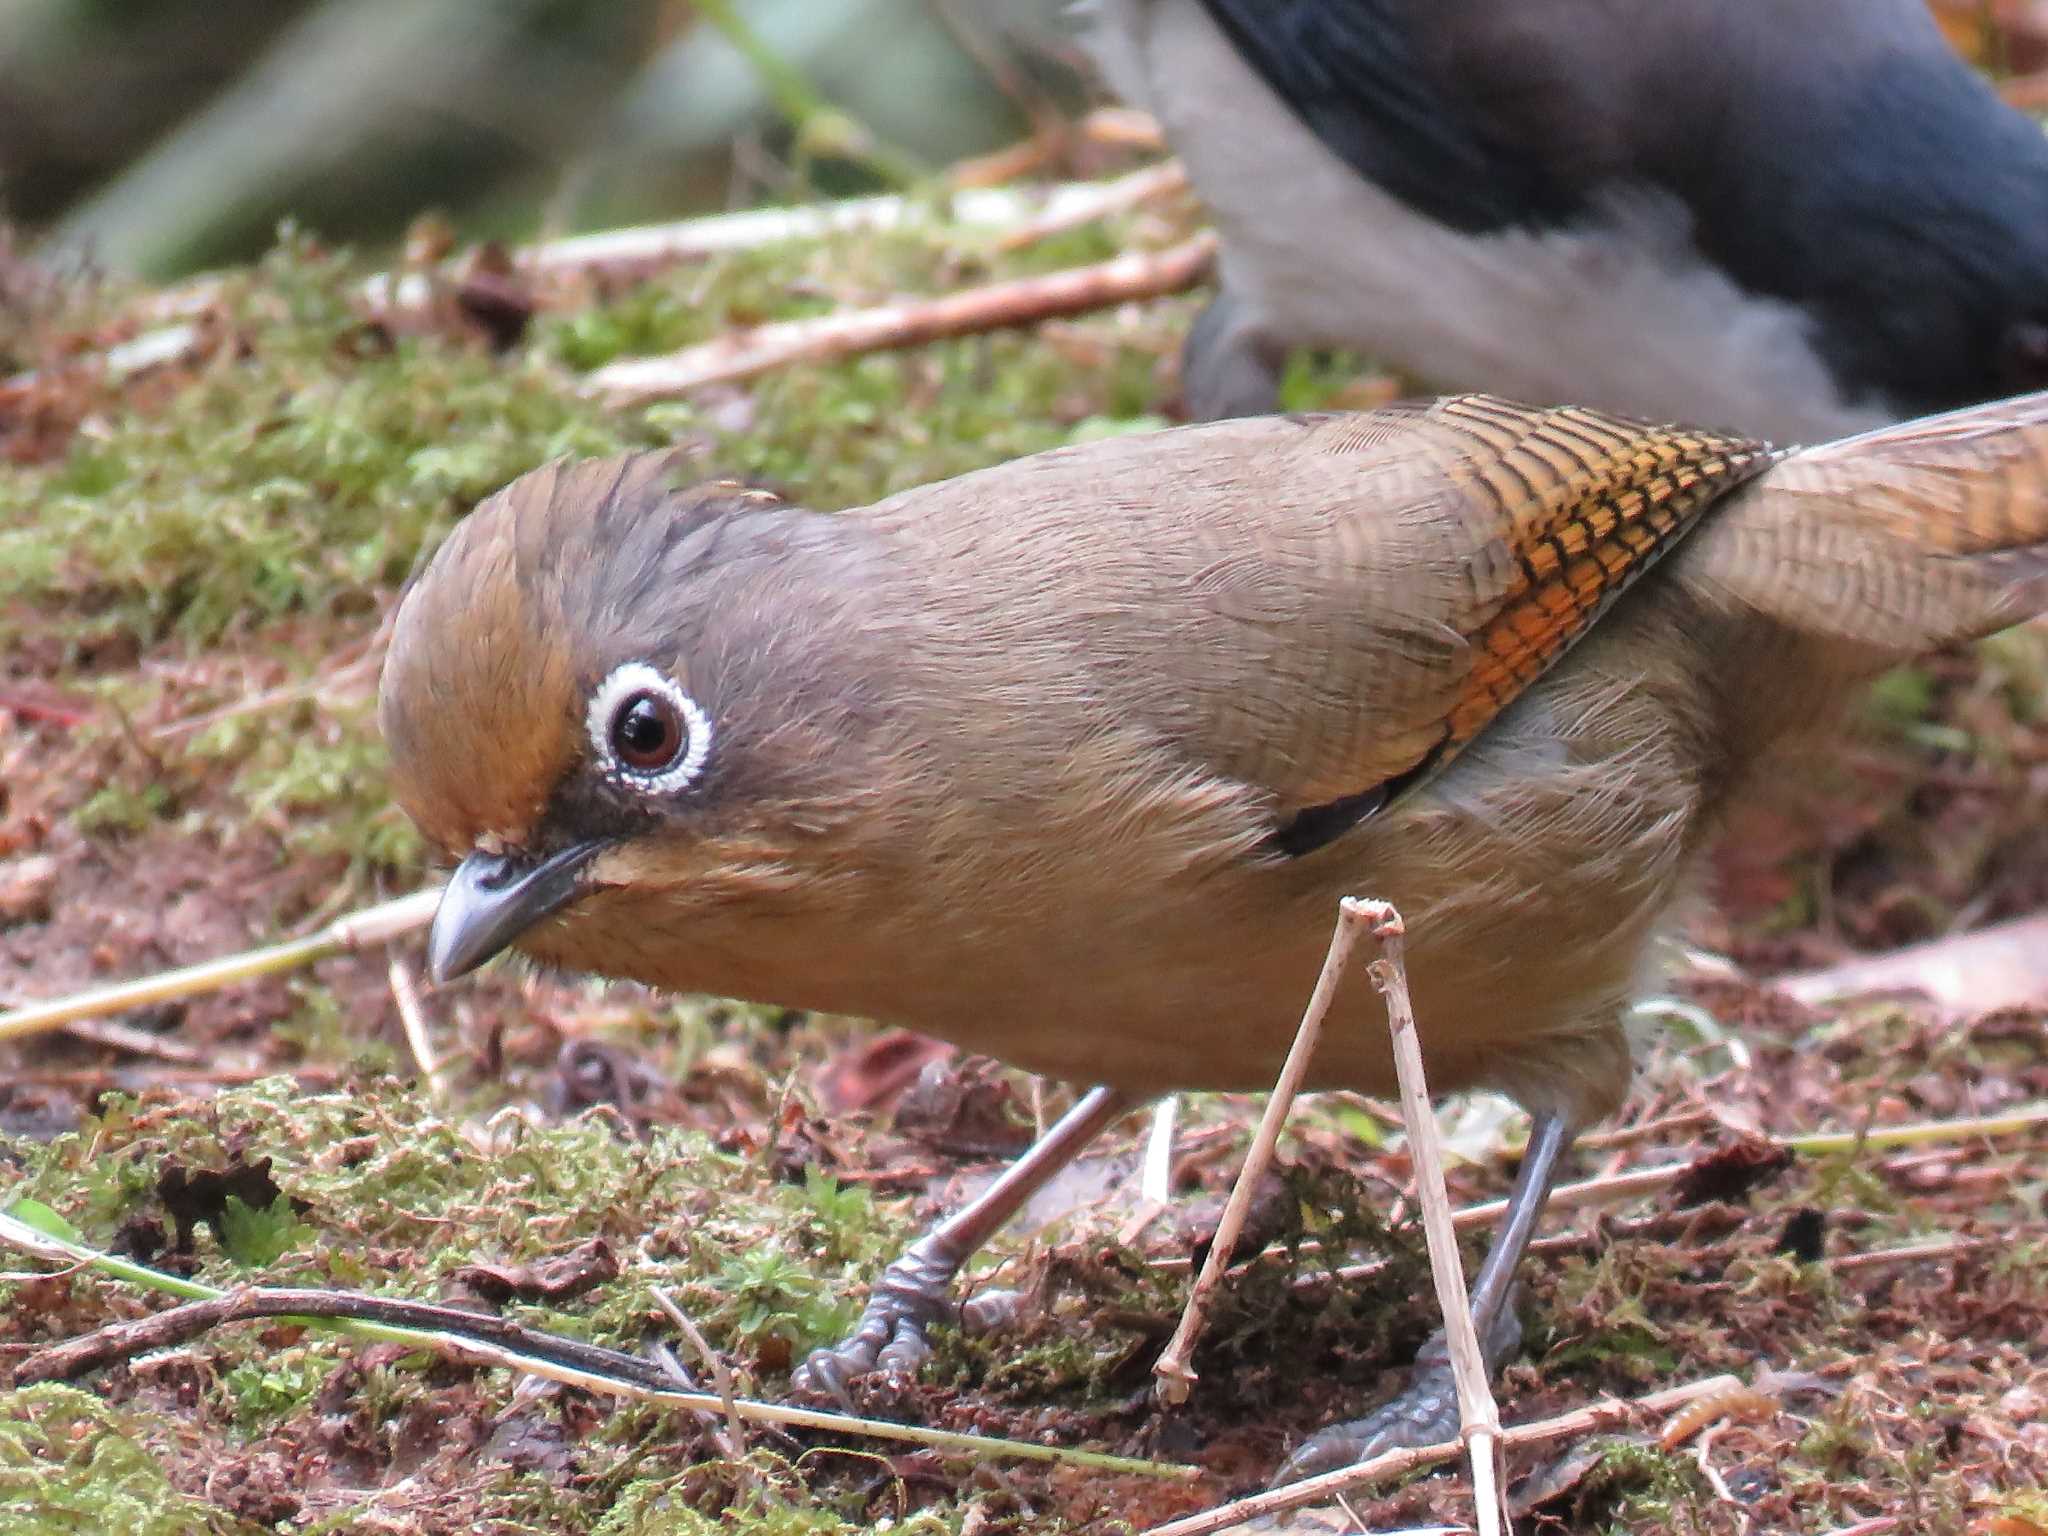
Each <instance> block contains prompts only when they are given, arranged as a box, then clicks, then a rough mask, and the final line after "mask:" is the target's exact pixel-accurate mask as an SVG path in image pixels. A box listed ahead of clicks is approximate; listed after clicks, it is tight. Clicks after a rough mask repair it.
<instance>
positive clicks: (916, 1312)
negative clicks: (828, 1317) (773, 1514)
mask: <svg viewBox="0 0 2048 1536" xmlns="http://www.w3.org/2000/svg"><path fill="white" fill-rule="evenodd" d="M1136 1103H1137V1100H1136V1099H1134V1098H1133V1097H1132V1096H1131V1095H1129V1094H1127V1093H1124V1092H1122V1091H1121V1090H1119V1089H1115V1088H1091V1089H1089V1090H1088V1092H1087V1093H1085V1094H1083V1095H1082V1096H1081V1099H1080V1102H1079V1103H1077V1104H1075V1105H1074V1107H1073V1108H1072V1109H1070V1110H1068V1111H1067V1112H1066V1114H1064V1115H1062V1116H1061V1117H1060V1119H1059V1121H1058V1122H1057V1123H1056V1124H1055V1125H1054V1126H1053V1127H1052V1129H1051V1130H1049V1131H1047V1132H1046V1133H1045V1135H1044V1136H1042V1137H1041V1138H1039V1140H1038V1141H1037V1143H1036V1144H1035V1145H1033V1146H1032V1147H1031V1148H1030V1149H1029V1150H1028V1151H1026V1152H1025V1154H1024V1155H1023V1156H1022V1157H1020V1158H1018V1159H1017V1161H1016V1162H1014V1163H1012V1164H1011V1165H1010V1166H1009V1168H1008V1169H1006V1170H1005V1171H1004V1173H1003V1176H1002V1177H1001V1178H999V1179H997V1180H996V1181H995V1182H994V1183H993V1184H991V1185H989V1187H988V1188H987V1189H985V1190H983V1191H982V1192H981V1194H980V1195H979V1196H978V1197H977V1198H975V1199H974V1200H971V1201H969V1202H968V1203H967V1204H966V1205H964V1206H962V1207H961V1208H960V1209H959V1210H957V1211H955V1212H954V1213H953V1214H952V1215H951V1216H948V1217H947V1218H946V1219H945V1220H944V1221H942V1222H940V1223H939V1224H938V1225H937V1226H936V1227H933V1228H932V1229H931V1231H929V1232H927V1233H926V1234H925V1235H924V1236H923V1237H921V1238H919V1239H918V1240H917V1241H916V1242H915V1243H913V1244H912V1245H911V1246H910V1247H909V1248H908V1249H907V1250H905V1252H904V1254H903V1257H901V1258H900V1259H898V1260H897V1261H896V1262H895V1263H893V1264H891V1265H890V1266H889V1267H888V1268H887V1269H886V1270H884V1271H883V1272H882V1278H881V1279H880V1280H878V1281H876V1282H875V1288H874V1290H873V1291H872V1292H871V1293H870V1294H869V1296H868V1304H867V1309H866V1310H865V1311H864V1312H862V1313H861V1318H860V1322H859V1323H858V1324H857V1325H856V1326H855V1328H854V1330H853V1332H852V1333H850V1334H848V1335H847V1336H846V1338H845V1339H844V1340H843V1341H841V1342H840V1343H839V1344H837V1345H835V1346H833V1347H832V1348H830V1349H820V1350H816V1351H813V1353H812V1355H811V1357H810V1359H808V1360H806V1361H805V1362H804V1363H803V1364H802V1365H801V1366H800V1367H798V1369H797V1373H796V1376H795V1378H794V1384H795V1385H796V1386H798V1387H802V1388H809V1389H812V1390H818V1391H824V1392H829V1393H831V1394H832V1395H833V1396H834V1397H836V1398H838V1399H839V1400H840V1401H841V1402H845V1401H846V1400H847V1390H846V1389H847V1383H849V1382H851V1381H852V1380H854V1379H855V1378H856V1377H859V1376H865V1375H867V1374H868V1373H869V1372H870V1371H876V1370H880V1371H887V1372H890V1373H892V1374H898V1373H900V1374H903V1375H908V1374H909V1373H910V1372H912V1371H914V1370H916V1369H917V1367H918V1366H919V1365H921V1364H923V1362H924V1360H925V1358H926V1356H928V1355H930V1354H931V1352H932V1347H931V1343H930V1341H929V1340H927V1339H926V1337H925V1330H926V1329H927V1328H929V1327H930V1326H931V1325H932V1324H933V1323H935V1322H937V1321H939V1320H940V1319H941V1318H945V1317H947V1316H949V1315H950V1314H951V1313H952V1311H953V1304H952V1300H951V1297H950V1295H949V1292H950V1291H951V1289H952V1284H953V1277H954V1276H955V1275H957V1274H959V1272H960V1266H961V1265H963V1264H965V1263H966V1262H967V1261H968V1259H969V1258H971V1257H972V1256H973V1255H974V1251H975V1250H976V1249H978V1248H979V1247H981V1245H982V1244H983V1243H985V1242H987V1241H988V1240H989V1239H990V1238H991V1237H993V1236H995V1234H996V1232H997V1231H998V1230H999V1229H1000V1228H1001V1227H1002V1226H1003V1224H1004V1223H1006V1222H1007V1221H1009V1219H1010V1218H1011V1217H1012V1216H1014V1215H1016V1214H1017V1212H1018V1211H1020V1210H1022V1209H1023V1207H1024V1205H1025V1203H1026V1202H1027V1201H1029V1200H1030V1198H1031V1197H1032V1196H1033V1195H1035V1194H1037V1193H1038V1191H1039V1190H1041V1189H1043V1188H1044V1187H1045V1186H1046V1184H1047V1183H1049V1182H1050V1181H1051V1179H1052V1177H1053V1175H1055V1174H1057V1173H1058V1172H1059V1171H1060V1170H1061V1169H1062V1168H1064V1167H1066V1166H1067V1164H1069V1163H1071V1162H1072V1161H1073V1160H1074V1159H1075V1157H1076V1156H1078V1155H1079V1154H1080V1152H1081V1149H1082V1148H1084V1147H1086V1146H1087V1145H1088V1143H1089V1142H1091V1141H1093V1140H1094V1139H1095V1138H1096V1137H1097V1136H1099V1135H1101V1134H1102V1133H1103V1132H1104V1131H1105V1130H1107V1129H1108V1128H1109V1127H1110V1126H1111V1125H1113V1124H1115V1123H1116V1122H1117V1121H1118V1120H1119V1119H1121V1118H1122V1117H1123V1116H1124V1115H1125V1114H1126V1113H1127V1112H1128V1111H1129V1110H1130V1109H1131V1108H1132V1107H1133V1106H1134V1105H1135V1104H1136Z"/></svg>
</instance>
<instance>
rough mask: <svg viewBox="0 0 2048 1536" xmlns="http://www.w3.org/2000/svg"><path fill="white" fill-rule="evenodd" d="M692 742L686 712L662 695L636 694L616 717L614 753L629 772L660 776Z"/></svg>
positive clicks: (613, 721)
mask: <svg viewBox="0 0 2048 1536" xmlns="http://www.w3.org/2000/svg"><path fill="white" fill-rule="evenodd" d="M688 740H689V730H688V728H687V727H686V726H685V725H684V724H683V715H682V711H681V710H679V709H677V708H676V706H675V704H674V702H673V701H672V700H669V699H666V698H663V697H662V696H661V695H660V694H658V693H651V692H650V693H636V694H633V695H632V696H631V697H629V698H628V699H626V701H625V702H624V703H622V704H620V705H619V707H618V710H617V711H616V712H615V713H614V714H613V715H612V751H613V752H614V753H616V754H617V756H618V759H619V761H620V762H621V763H622V764H624V765H625V766H626V767H628V768H632V769H635V770H637V771H639V772H641V773H659V772H660V771H661V770H662V769H664V768H666V767H668V766H669V764H671V763H673V762H674V761H675V760H676V759H677V758H678V757H680V756H681V755H682V751H683V748H684V746H685V745H686V744H687V742H688Z"/></svg>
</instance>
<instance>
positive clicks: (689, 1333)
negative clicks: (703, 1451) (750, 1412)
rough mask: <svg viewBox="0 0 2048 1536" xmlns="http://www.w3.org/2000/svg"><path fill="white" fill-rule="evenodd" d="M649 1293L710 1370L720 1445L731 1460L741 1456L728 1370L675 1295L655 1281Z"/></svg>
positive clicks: (742, 1441) (741, 1428)
mask: <svg viewBox="0 0 2048 1536" xmlns="http://www.w3.org/2000/svg"><path fill="white" fill-rule="evenodd" d="M653 1294H654V1302H655V1305H656V1306H658V1307H660V1308H661V1310H662V1311H663V1312H665V1313H667V1314H668V1320H669V1321H670V1322H672V1323H674V1324H675V1325H676V1328H677V1330H678V1331H679V1332H680V1333H681V1334H682V1336H683V1337H684V1338H686V1339H688V1340H689V1341H690V1348H692V1349H694V1350H695V1351H696V1352H697V1359H698V1360H699V1361H701V1362H702V1364H703V1366H704V1369H705V1370H707V1371H709V1372H710V1373H711V1384H712V1385H713V1386H714V1387H716V1388H717V1389H718V1400H719V1401H720V1402H722V1403H724V1404H725V1432H724V1433H723V1434H722V1435H720V1436H719V1439H720V1444H721V1447H722V1448H723V1450H724V1451H725V1454H726V1455H727V1456H730V1457H731V1458H732V1459H733V1460H734V1461H743V1460H745V1459H746V1454H747V1426H746V1421H745V1420H743V1419H742V1418H741V1417H740V1410H739V1394H738V1393H737V1392H735V1391H734V1390H733V1384H732V1372H731V1370H730V1369H728V1368H727V1366H726V1363H725V1361H724V1359H723V1358H722V1357H721V1356H720V1355H719V1353H718V1351H717V1350H715V1349H713V1348H712V1347H711V1341H710V1340H709V1339H707V1338H705V1337H704V1335H703V1334H702V1333H701V1332H699V1331H698V1328H697V1325H696V1324H695V1323H693V1322H691V1321H690V1314H689V1313H687V1312H685V1311H684V1310H683V1309H682V1306H681V1305H680V1304H679V1303H678V1302H677V1301H676V1299H675V1297H673V1296H671V1295H669V1293H668V1292H667V1291H665V1290H663V1289H662V1288H661V1287H660V1286H658V1285H657V1286H655V1287H654V1291H653ZM713 1422H714V1423H715V1422H716V1421H715V1420H714V1421H713Z"/></svg>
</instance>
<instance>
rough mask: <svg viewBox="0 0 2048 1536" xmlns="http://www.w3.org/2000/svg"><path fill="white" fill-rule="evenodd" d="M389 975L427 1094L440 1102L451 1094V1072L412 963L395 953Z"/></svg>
mask: <svg viewBox="0 0 2048 1536" xmlns="http://www.w3.org/2000/svg"><path fill="white" fill-rule="evenodd" d="M385 975H386V977H387V979H388V980H389V981H390V983H391V1000H392V1001H393V1002H394V1003H396V1004H397V1005H398V1022H399V1025H400V1026H401V1027H402V1028H403V1029H404V1030H405V1043H406V1046H407V1048H408V1049H410V1050H411V1051H412V1059H413V1064H414V1065H415V1066H417V1067H418V1068H419V1069H420V1076H421V1077H422V1078H424V1079H425V1080H426V1084H427V1097H428V1098H430V1099H432V1100H433V1101H434V1102H435V1103H436V1104H440V1103H445V1102H446V1101H447V1098H448V1084H447V1074H446V1072H445V1071H444V1069H443V1065H442V1062H441V1058H440V1056H439V1054H437V1053H436V1051H435V1050H434V1038H433V1036H432V1035H431V1034H429V1033H428V1031H427V1015H426V1010H425V1009H424V1008H422V1007H421V1006H420V989H419V987H418V986H417V985H415V984H414V982H413V979H412V967H411V966H409V965H407V964H406V963H405V960H404V959H403V957H401V956H399V955H393V956H392V957H391V964H390V966H389V967H388V968H387V969H386V972H385Z"/></svg>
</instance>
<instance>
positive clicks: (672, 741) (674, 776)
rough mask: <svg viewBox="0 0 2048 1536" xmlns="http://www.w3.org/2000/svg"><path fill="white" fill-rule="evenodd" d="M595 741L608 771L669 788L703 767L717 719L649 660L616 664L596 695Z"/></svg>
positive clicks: (641, 784)
mask: <svg viewBox="0 0 2048 1536" xmlns="http://www.w3.org/2000/svg"><path fill="white" fill-rule="evenodd" d="M589 732H590V746H591V750H592V751H593V752H594V753H595V754H596V756H597V760H598V765H599V766H600V767H601V768H602V769H603V770H604V773H605V775H606V777H608V778H611V779H613V780H615V781H617V782H618V783H620V784H622V785H625V786H628V787H630V788H632V789H634V790H637V791H651V792H654V793H658V794H666V793H669V792H672V791H674V790H678V789H682V788H684V787H685V786H686V785H688V784H689V783H690V782H691V781H692V780H693V779H695V778H696V777H697V775H698V774H699V773H700V772H702V771H703V767H704V762H705V758H706V756H707V755H708V754H709V752H710V750H711V721H710V718H709V717H708V716H706V715H705V713H704V711H703V710H702V709H700V708H699V707H698V705H697V701H696V700H694V699H692V698H691V697H690V696H689V695H688V694H687V693H685V692H683V690H682V689H681V688H678V687H677V686H676V684H675V682H674V681H673V680H672V679H671V678H669V677H668V676H667V674H665V673H663V672H662V671H661V670H660V669H659V668H656V667H651V666H649V665H648V664H647V663H646V662H644V661H629V662H627V663H626V664H625V665H623V666H620V667H615V668H614V669H613V670H612V674H611V676H609V677H607V678H606V679H605V680H604V681H603V682H602V683H601V684H599V685H598V688H597V691H596V692H595V693H594V694H592V695H591V699H590V719H589Z"/></svg>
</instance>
